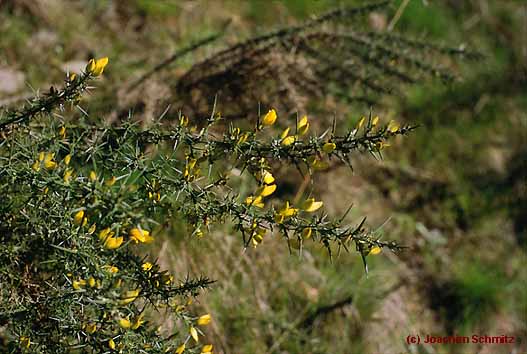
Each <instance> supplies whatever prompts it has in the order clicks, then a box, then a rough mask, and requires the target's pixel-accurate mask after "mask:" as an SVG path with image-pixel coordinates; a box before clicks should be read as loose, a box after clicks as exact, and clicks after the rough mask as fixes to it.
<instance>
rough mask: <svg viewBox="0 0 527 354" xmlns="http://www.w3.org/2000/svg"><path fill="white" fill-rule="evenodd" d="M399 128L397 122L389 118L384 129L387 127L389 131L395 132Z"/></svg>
mask: <svg viewBox="0 0 527 354" xmlns="http://www.w3.org/2000/svg"><path fill="white" fill-rule="evenodd" d="M399 128H400V126H399V123H397V122H396V121H394V120H391V121H390V123H388V127H387V128H386V129H388V131H389V132H390V133H397V131H398V130H399Z"/></svg>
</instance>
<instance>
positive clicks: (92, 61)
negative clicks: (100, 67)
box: [86, 59, 95, 73]
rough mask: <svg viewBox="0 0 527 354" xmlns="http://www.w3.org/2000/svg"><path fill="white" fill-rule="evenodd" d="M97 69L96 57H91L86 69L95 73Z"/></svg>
mask: <svg viewBox="0 0 527 354" xmlns="http://www.w3.org/2000/svg"><path fill="white" fill-rule="evenodd" d="M94 70H95V59H90V60H89V61H88V65H86V71H87V72H89V73H93V71H94Z"/></svg>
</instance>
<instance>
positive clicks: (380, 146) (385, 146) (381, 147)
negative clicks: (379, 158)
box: [375, 141, 390, 150]
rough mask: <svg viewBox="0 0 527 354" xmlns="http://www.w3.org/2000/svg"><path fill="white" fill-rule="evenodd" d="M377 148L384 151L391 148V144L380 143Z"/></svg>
mask: <svg viewBox="0 0 527 354" xmlns="http://www.w3.org/2000/svg"><path fill="white" fill-rule="evenodd" d="M375 146H376V147H377V149H379V150H382V149H384V148H387V147H389V146H390V144H389V143H385V142H384V141H379V142H378V143H376V144H375Z"/></svg>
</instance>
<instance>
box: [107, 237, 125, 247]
mask: <svg viewBox="0 0 527 354" xmlns="http://www.w3.org/2000/svg"><path fill="white" fill-rule="evenodd" d="M123 241H124V239H123V237H122V236H119V237H107V238H106V240H105V241H104V247H105V248H107V249H109V250H114V249H116V248H119V246H121V245H122V244H123Z"/></svg>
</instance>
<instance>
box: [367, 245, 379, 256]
mask: <svg viewBox="0 0 527 354" xmlns="http://www.w3.org/2000/svg"><path fill="white" fill-rule="evenodd" d="M381 252H382V248H380V247H379V246H374V247H373V248H372V249H371V250H370V253H369V254H371V255H373V256H375V255H377V254H379V253H381Z"/></svg>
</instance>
